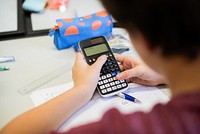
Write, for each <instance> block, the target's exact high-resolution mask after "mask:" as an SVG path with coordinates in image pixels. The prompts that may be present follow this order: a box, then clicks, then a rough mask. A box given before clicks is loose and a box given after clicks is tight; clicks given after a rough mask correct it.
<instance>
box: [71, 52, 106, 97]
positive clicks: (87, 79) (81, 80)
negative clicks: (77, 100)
mask: <svg viewBox="0 0 200 134" xmlns="http://www.w3.org/2000/svg"><path fill="white" fill-rule="evenodd" d="M106 59H107V57H106V56H105V55H103V56H100V57H99V58H98V59H97V60H96V62H95V63H94V64H92V65H91V66H90V65H88V64H87V63H86V61H85V59H84V57H83V55H82V54H81V53H78V54H77V56H76V60H75V63H74V66H73V69H72V77H73V81H74V87H77V89H80V91H83V92H85V93H87V94H88V93H89V94H90V95H91V97H92V95H93V93H94V91H95V89H96V86H97V82H98V80H99V75H100V71H101V68H102V66H103V64H104V63H105V61H106Z"/></svg>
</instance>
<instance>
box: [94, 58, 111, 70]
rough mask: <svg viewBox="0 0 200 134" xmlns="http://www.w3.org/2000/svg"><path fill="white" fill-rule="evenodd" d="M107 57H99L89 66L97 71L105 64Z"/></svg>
mask: <svg viewBox="0 0 200 134" xmlns="http://www.w3.org/2000/svg"><path fill="white" fill-rule="evenodd" d="M106 60H107V56H106V55H102V56H100V57H99V58H98V59H97V61H96V62H95V63H94V64H93V65H92V66H91V67H92V68H95V69H98V70H99V71H100V70H101V68H102V66H103V64H104V63H105V62H106Z"/></svg>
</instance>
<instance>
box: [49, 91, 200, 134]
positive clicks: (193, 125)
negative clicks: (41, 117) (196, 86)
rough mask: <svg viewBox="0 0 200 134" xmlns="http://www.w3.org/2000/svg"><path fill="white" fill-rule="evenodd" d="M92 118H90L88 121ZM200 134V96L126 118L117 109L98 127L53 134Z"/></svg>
mask: <svg viewBox="0 0 200 134" xmlns="http://www.w3.org/2000/svg"><path fill="white" fill-rule="evenodd" d="M86 118H89V117H86ZM133 133H136V134H141V133H145V134H147V133H148V134H186V133H188V134H200V92H197V93H192V94H185V95H181V96H177V97H175V98H173V99H172V100H171V101H170V102H168V103H167V104H165V105H162V104H157V105H156V106H155V107H154V108H153V109H152V111H151V112H149V113H143V112H136V113H133V114H128V115H123V114H121V113H120V112H119V111H118V110H117V109H111V110H109V111H107V112H106V113H105V114H104V116H103V118H102V119H101V120H100V121H98V122H94V123H90V124H86V125H83V126H79V127H76V128H72V129H71V130H69V131H68V132H64V133H59V132H52V134H133Z"/></svg>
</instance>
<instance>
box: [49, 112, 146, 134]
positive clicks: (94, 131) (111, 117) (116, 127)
mask: <svg viewBox="0 0 200 134" xmlns="http://www.w3.org/2000/svg"><path fill="white" fill-rule="evenodd" d="M88 118H89V117H88ZM146 119H147V118H145V114H144V113H142V112H136V113H134V114H130V115H124V114H121V113H120V112H119V111H118V110H117V109H111V110H109V111H107V112H106V113H105V114H104V116H103V117H102V119H101V120H100V121H98V122H94V123H90V124H86V125H83V126H79V127H76V128H72V129H71V130H69V131H68V132H64V133H59V132H53V133H52V134H102V133H103V134H122V133H126V134H128V133H132V132H135V133H137V132H139V131H140V130H141V129H142V130H144V122H146ZM146 125H148V124H146ZM137 127H138V129H135V128H137ZM138 130H139V131H138Z"/></svg>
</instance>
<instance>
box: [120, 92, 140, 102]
mask: <svg viewBox="0 0 200 134" xmlns="http://www.w3.org/2000/svg"><path fill="white" fill-rule="evenodd" d="M117 95H118V96H119V97H121V98H124V99H126V100H129V101H132V102H135V103H141V102H140V101H139V100H138V99H136V98H135V97H133V96H130V95H128V94H126V93H119V94H117Z"/></svg>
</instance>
